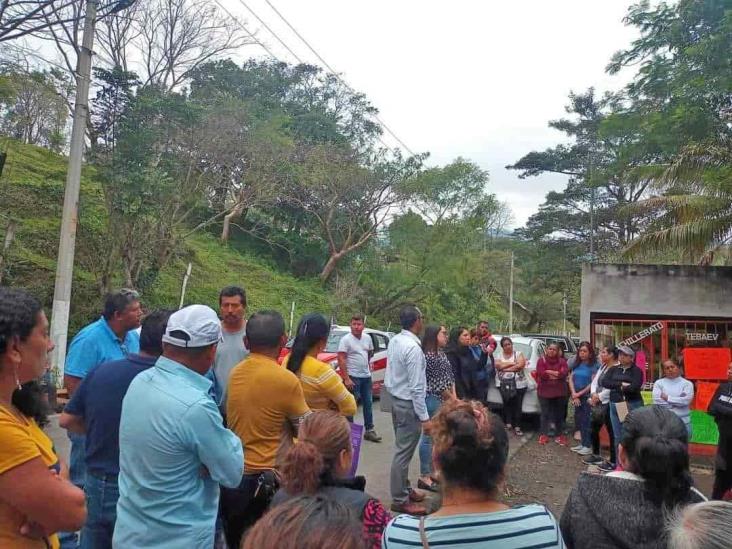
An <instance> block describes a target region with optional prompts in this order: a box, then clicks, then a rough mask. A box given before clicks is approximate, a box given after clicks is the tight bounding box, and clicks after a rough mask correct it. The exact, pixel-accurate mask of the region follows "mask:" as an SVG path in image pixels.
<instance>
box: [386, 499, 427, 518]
mask: <svg viewBox="0 0 732 549" xmlns="http://www.w3.org/2000/svg"><path fill="white" fill-rule="evenodd" d="M391 510H392V511H394V512H395V513H398V514H406V515H426V514H427V509H426V508H425V507H424V506H423V505H417V504H416V503H412V502H410V501H407V502H404V503H397V502H396V501H395V502H394V503H392V504H391Z"/></svg>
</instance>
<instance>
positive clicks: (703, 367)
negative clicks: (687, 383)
mask: <svg viewBox="0 0 732 549" xmlns="http://www.w3.org/2000/svg"><path fill="white" fill-rule="evenodd" d="M682 354H683V357H684V377H685V378H686V379H694V380H696V379H703V380H715V381H719V380H722V379H727V365H728V364H729V363H730V362H731V361H732V354H731V353H730V350H729V349H727V348H723V347H691V348H687V349H684V350H683V352H682Z"/></svg>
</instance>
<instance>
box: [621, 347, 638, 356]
mask: <svg viewBox="0 0 732 549" xmlns="http://www.w3.org/2000/svg"><path fill="white" fill-rule="evenodd" d="M618 352H619V353H622V354H624V355H628V356H632V357H634V356H635V351H634V350H633V349H632V348H630V347H628V346H627V345H621V346H620V347H618Z"/></svg>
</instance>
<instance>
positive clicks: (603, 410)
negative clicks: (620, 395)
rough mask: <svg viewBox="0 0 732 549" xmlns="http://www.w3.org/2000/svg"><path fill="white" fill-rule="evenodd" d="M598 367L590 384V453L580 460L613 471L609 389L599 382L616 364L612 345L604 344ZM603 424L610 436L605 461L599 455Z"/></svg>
mask: <svg viewBox="0 0 732 549" xmlns="http://www.w3.org/2000/svg"><path fill="white" fill-rule="evenodd" d="M598 357H599V359H600V369H599V370H597V373H596V374H595V377H593V378H592V383H591V384H590V406H591V408H590V416H591V418H590V428H591V431H592V433H591V434H592V436H591V438H592V455H589V456H587V457H586V458H585V459H583V460H582V461H583V462H584V463H587V464H588V465H597V466H598V467H599V468H600V470H602V471H606V472H607V471H614V470H615V467H616V465H617V457H616V452H615V434H614V433H613V424H612V421H610V389H605V388H603V387H602V385H601V382H602V378H604V377H605V376H606V375H607V373H608V371H609V370H610V369H611V368H614V367H615V366H616V365H617V361H618V353H617V351H616V350H615V348H614V347H608V346H604V347H602V348H601V349H600V354H599V355H598ZM603 425H604V426H605V430H606V431H607V434H608V437H609V438H610V460H609V461H606V460H604V459H603V458H602V456H601V455H600V431H601V430H602V427H603Z"/></svg>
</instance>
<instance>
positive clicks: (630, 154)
mask: <svg viewBox="0 0 732 549" xmlns="http://www.w3.org/2000/svg"><path fill="white" fill-rule="evenodd" d="M569 99H570V104H569V105H568V106H567V107H566V111H567V113H568V114H570V115H571V118H562V119H560V120H555V121H551V122H549V126H550V127H551V128H554V129H556V130H559V131H562V132H564V133H565V134H567V135H568V136H569V137H570V138H572V142H571V143H569V144H563V145H558V146H556V147H553V148H550V149H547V150H545V151H542V152H539V151H534V152H530V153H529V154H527V155H526V156H524V157H523V158H521V159H520V160H519V161H518V162H516V163H515V164H513V165H511V166H507V168H508V169H512V170H519V171H520V174H519V177H520V178H522V179H523V178H526V177H531V176H536V175H540V174H542V173H546V172H549V173H557V174H562V175H566V176H569V180H568V182H567V186H566V188H565V189H564V190H563V191H561V192H555V191H552V192H550V193H548V194H547V196H546V201H545V202H544V204H542V205H541V206H540V207H539V212H538V213H536V214H534V215H533V216H531V218H530V219H529V221H528V223H527V224H526V227H525V229H524V230H523V231H522V234H523V235H524V236H527V237H529V238H534V239H544V238H552V239H559V240H564V239H566V240H570V241H574V242H578V243H582V244H583V245H584V246H585V249H586V250H587V249H589V241H590V231H591V230H593V231H594V237H595V243H596V246H595V248H596V250H600V251H601V253H604V254H608V253H614V252H617V251H618V250H619V249H620V248H621V247H622V246H624V245H625V244H626V243H627V242H629V241H630V240H632V239H633V238H634V237H635V236H636V235H637V234H638V233H639V232H640V231H641V230H642V228H643V226H644V224H645V223H646V222H647V219H646V218H645V217H644V216H643V215H641V214H639V213H636V214H635V215H629V214H628V213H627V210H626V206H627V205H628V204H634V203H636V202H638V201H639V200H641V199H642V198H643V197H644V194H645V193H646V190H647V187H648V183H649V181H648V179H647V177H645V176H643V175H640V172H638V168H639V166H642V165H643V164H644V160H643V158H642V156H639V155H638V152H637V136H636V131H635V129H634V128H633V126H632V124H631V123H630V121H628V120H623V123H621V122H620V121H619V120H618V119H615V118H613V113H615V112H617V111H618V109H620V108H621V105H620V99H619V98H618V97H617V96H614V95H610V94H608V95H605V96H604V97H602V98H597V97H596V95H595V91H594V90H593V89H592V88H590V89H589V90H587V92H585V93H582V94H574V93H571V94H570V96H569ZM593 210H594V211H593Z"/></svg>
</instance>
